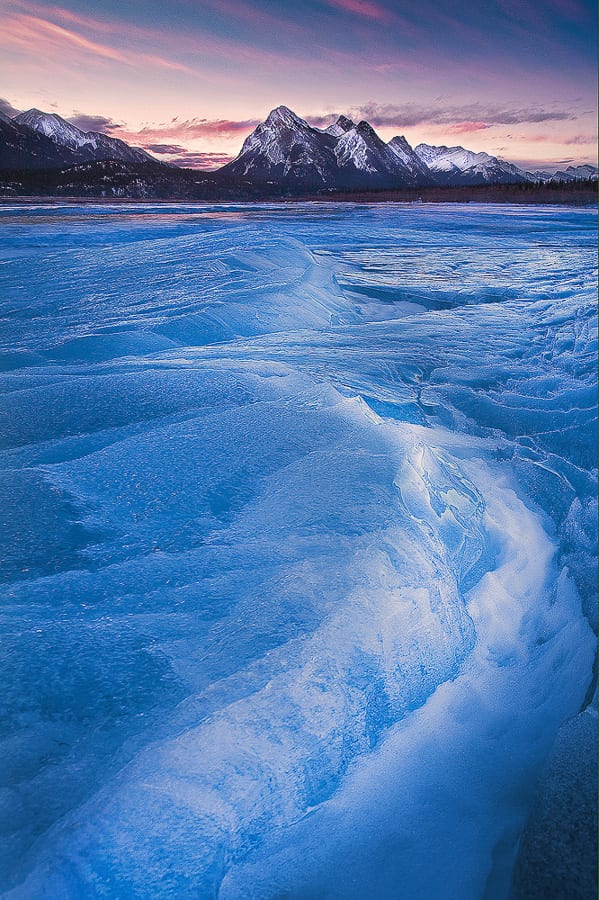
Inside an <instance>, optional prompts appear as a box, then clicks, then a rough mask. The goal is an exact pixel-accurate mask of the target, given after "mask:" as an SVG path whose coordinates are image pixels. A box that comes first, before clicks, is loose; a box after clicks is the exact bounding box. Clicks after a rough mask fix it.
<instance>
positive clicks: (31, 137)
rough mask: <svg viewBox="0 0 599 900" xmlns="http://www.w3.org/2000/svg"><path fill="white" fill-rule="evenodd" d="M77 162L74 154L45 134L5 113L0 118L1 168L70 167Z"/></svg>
mask: <svg viewBox="0 0 599 900" xmlns="http://www.w3.org/2000/svg"><path fill="white" fill-rule="evenodd" d="M77 161H78V157H77V154H76V153H74V152H73V151H72V150H69V149H68V147H61V146H59V144H57V143H55V141H53V140H51V139H50V138H48V137H46V135H45V134H39V133H38V132H37V131H33V130H32V129H31V128H28V127H27V126H26V125H19V124H18V123H17V122H15V121H13V120H12V119H9V118H8V117H7V116H3V117H2V118H0V169H30V170H31V169H52V168H60V167H62V166H69V165H71V166H72V165H74V164H75V163H77Z"/></svg>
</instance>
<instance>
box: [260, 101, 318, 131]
mask: <svg viewBox="0 0 599 900" xmlns="http://www.w3.org/2000/svg"><path fill="white" fill-rule="evenodd" d="M264 124H265V125H270V126H271V127H275V128H277V127H278V128H281V127H283V128H310V126H309V125H308V123H307V122H306V121H305V120H304V119H300V117H299V116H297V115H296V114H295V113H294V112H293V111H292V110H291V109H289V107H287V106H277V107H276V108H275V109H272V110H271V111H270V112H269V114H268V116H267V117H266V121H265V123H264Z"/></svg>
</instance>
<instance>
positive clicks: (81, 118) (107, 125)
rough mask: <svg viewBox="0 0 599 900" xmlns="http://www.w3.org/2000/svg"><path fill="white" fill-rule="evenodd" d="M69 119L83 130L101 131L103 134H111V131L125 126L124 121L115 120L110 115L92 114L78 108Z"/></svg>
mask: <svg viewBox="0 0 599 900" xmlns="http://www.w3.org/2000/svg"><path fill="white" fill-rule="evenodd" d="M67 121H68V122H70V123H71V125H74V126H75V127H76V128H80V129H81V131H99V132H101V133H102V134H110V133H111V131H118V130H119V129H120V128H122V127H123V125H122V123H119V122H115V121H114V119H111V118H110V117H109V116H91V115H88V114H87V113H82V112H79V111H78V110H75V112H74V113H73V115H72V116H69V117H68V119H67Z"/></svg>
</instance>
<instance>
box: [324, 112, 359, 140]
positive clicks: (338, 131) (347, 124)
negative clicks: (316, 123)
mask: <svg viewBox="0 0 599 900" xmlns="http://www.w3.org/2000/svg"><path fill="white" fill-rule="evenodd" d="M355 127H356V123H355V122H352V120H351V119H348V118H347V116H339V118H338V119H337V121H336V122H334V123H333V124H332V125H329V127H328V128H325V129H324V131H325V134H332V135H333V137H336V138H338V137H341V135H343V134H345V133H346V132H347V131H350V129H352V128H355Z"/></svg>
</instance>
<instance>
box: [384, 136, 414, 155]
mask: <svg viewBox="0 0 599 900" xmlns="http://www.w3.org/2000/svg"><path fill="white" fill-rule="evenodd" d="M389 146H390V147H396V148H397V149H398V150H403V151H404V152H406V153H413V152H414V150H413V148H412V147H411V145H410V144H409V143H408V141H407V139H406V138H405V137H404V135H403V134H396V135H395V137H392V138H391V140H390V141H389Z"/></svg>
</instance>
